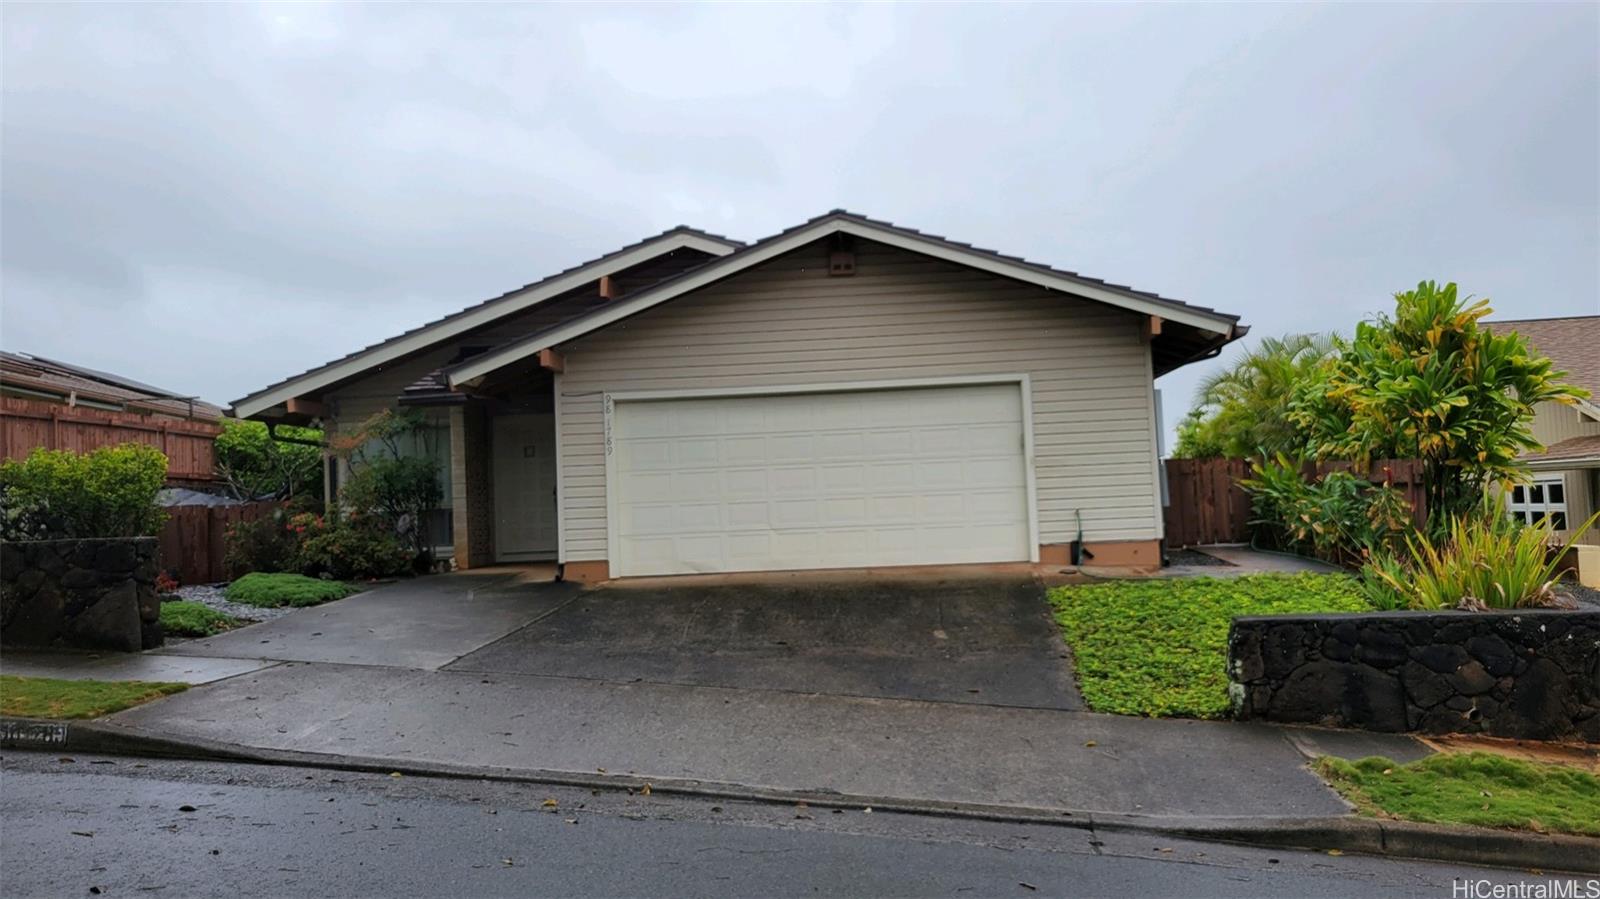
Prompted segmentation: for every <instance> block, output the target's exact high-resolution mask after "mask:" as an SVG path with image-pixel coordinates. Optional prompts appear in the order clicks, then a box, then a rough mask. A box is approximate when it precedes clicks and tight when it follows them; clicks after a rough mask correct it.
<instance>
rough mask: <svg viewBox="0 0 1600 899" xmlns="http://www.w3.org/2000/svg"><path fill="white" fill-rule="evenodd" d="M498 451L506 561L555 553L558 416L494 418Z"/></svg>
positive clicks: (500, 544) (497, 527)
mask: <svg viewBox="0 0 1600 899" xmlns="http://www.w3.org/2000/svg"><path fill="white" fill-rule="evenodd" d="M490 430H491V435H492V436H491V442H492V444H493V454H494V474H493V478H494V548H495V558H496V559H497V560H499V561H502V562H524V561H532V560H543V559H554V558H555V557H556V439H555V434H556V431H555V418H554V416H552V415H550V414H549V413H524V414H510V415H496V416H494V417H493V418H492V419H490Z"/></svg>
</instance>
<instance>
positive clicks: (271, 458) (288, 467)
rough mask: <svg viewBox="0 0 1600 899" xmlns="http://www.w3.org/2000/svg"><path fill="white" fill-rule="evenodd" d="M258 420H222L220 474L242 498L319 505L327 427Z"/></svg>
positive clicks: (219, 439) (218, 448) (229, 486)
mask: <svg viewBox="0 0 1600 899" xmlns="http://www.w3.org/2000/svg"><path fill="white" fill-rule="evenodd" d="M276 432H277V435H278V439H274V437H273V432H271V431H269V430H268V429H267V426H266V425H265V424H262V423H261V422H259V421H240V420H238V419H232V418H225V419H223V420H222V433H221V434H218V435H217V440H216V455H217V463H216V464H217V474H218V475H219V476H220V477H221V478H222V480H223V481H224V482H225V483H226V484H227V485H228V490H229V492H231V493H232V494H233V495H234V497H235V498H237V499H255V500H264V499H281V500H296V501H298V502H301V503H310V504H316V503H317V502H318V501H320V499H321V496H322V449H321V448H320V447H319V446H318V445H317V444H319V443H321V442H322V439H323V435H322V431H320V430H318V429H316V428H296V427H291V426H287V425H279V426H278V427H277V429H276Z"/></svg>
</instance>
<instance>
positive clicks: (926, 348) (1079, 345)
mask: <svg viewBox="0 0 1600 899" xmlns="http://www.w3.org/2000/svg"><path fill="white" fill-rule="evenodd" d="M824 263H825V255H824V253H823V250H822V248H821V246H820V245H813V246H811V247H807V248H803V249H801V250H798V251H796V252H794V253H791V254H789V255H787V256H784V257H781V258H779V259H775V260H773V261H771V262H768V263H764V264H762V265H760V266H757V267H755V268H753V269H751V270H749V271H747V272H744V273H741V274H739V275H736V276H734V277H733V278H731V279H729V280H728V281H725V282H722V283H720V284H716V285H713V286H711V287H708V288H705V289H703V290H700V291H697V292H695V293H693V294H689V295H687V296H684V297H680V298H678V299H676V300H673V301H670V302H669V303H667V304H666V305H664V306H661V307H658V308H656V309H653V310H651V311H649V312H645V313H642V314H640V315H638V316H636V317H635V318H632V319H629V320H626V321H624V322H620V323H618V324H616V325H613V326H611V327H610V328H608V329H605V330H602V331H599V332H597V333H595V334H592V335H589V336H588V337H585V338H582V339H580V340H578V341H575V342H574V343H572V344H570V345H568V346H566V347H562V348H561V349H562V351H563V352H564V354H565V356H566V371H565V373H564V374H563V375H562V377H561V379H560V381H559V383H558V385H557V387H558V393H559V396H558V397H557V403H558V409H559V414H560V417H561V433H560V435H559V439H560V453H561V466H562V468H561V477H562V485H563V496H562V499H563V502H562V544H563V545H562V558H563V559H564V560H566V561H589V560H599V559H605V558H607V547H606V532H607V522H606V485H605V439H604V430H605V421H604V414H603V400H602V396H603V394H604V393H606V392H620V391H631V390H672V389H705V388H730V387H751V386H777V385H795V384H829V383H849V382H852V381H864V380H873V381H878V380H915V379H924V378H939V377H947V376H954V375H997V374H1022V373H1025V374H1028V375H1029V376H1030V380H1031V384H1032V391H1033V394H1032V403H1033V413H1034V419H1033V429H1034V447H1035V463H1034V465H1035V473H1036V478H1037V488H1038V506H1039V508H1038V515H1039V536H1040V540H1041V542H1043V543H1065V542H1068V541H1070V540H1072V539H1073V538H1074V537H1075V536H1076V524H1075V518H1074V511H1075V510H1080V509H1081V510H1082V512H1083V521H1084V529H1085V533H1086V536H1087V537H1088V538H1089V539H1091V540H1149V539H1153V538H1156V537H1159V536H1160V532H1161V531H1160V529H1161V522H1160V516H1159V514H1158V508H1157V496H1156V459H1155V438H1154V432H1153V421H1154V411H1153V396H1152V385H1151V377H1150V354H1149V347H1148V345H1147V344H1146V343H1145V342H1144V341H1143V339H1142V337H1141V324H1142V323H1141V318H1140V316H1137V315H1135V314H1133V313H1129V312H1125V311H1121V310H1114V309H1110V308H1108V307H1105V306H1102V305H1099V304H1096V303H1091V302H1088V301H1084V300H1077V299H1075V298H1072V297H1069V296H1066V295H1063V294H1059V293H1052V292H1050V291H1046V290H1044V289H1042V288H1037V287H1032V286H1028V285H1023V284H1018V283H1016V282H1013V281H1009V280H1006V279H1003V278H999V277H996V276H993V275H988V274H984V273H981V272H974V271H971V270H968V269H964V268H961V267H959V266H954V265H951V264H948V263H943V262H938V261H935V260H932V259H929V258H928V257H923V256H919V255H916V254H912V253H908V252H905V251H901V250H894V249H890V248H887V247H882V246H880V245H875V244H865V245H862V246H860V247H859V248H858V250H857V269H856V271H857V274H856V275H854V276H852V277H843V278H839V277H829V276H828V275H827V273H826V266H825V264H824Z"/></svg>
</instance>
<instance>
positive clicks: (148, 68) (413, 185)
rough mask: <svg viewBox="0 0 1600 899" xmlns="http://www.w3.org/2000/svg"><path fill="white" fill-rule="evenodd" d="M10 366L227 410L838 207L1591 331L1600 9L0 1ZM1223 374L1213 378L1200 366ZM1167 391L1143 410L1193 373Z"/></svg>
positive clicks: (1216, 295)
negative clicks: (711, 237)
mask: <svg viewBox="0 0 1600 899" xmlns="http://www.w3.org/2000/svg"><path fill="white" fill-rule="evenodd" d="M0 27H3V31H4V47H3V50H4V63H3V65H4V69H3V75H4V106H3V109H0V194H3V196H0V226H3V232H0V258H3V272H0V274H3V279H4V282H3V289H4V297H3V303H4V305H3V308H0V342H3V344H4V345H5V346H6V347H7V348H10V349H19V350H24V351H32V352H37V353H40V354H43V355H58V356H61V357H64V358H67V359H72V360H76V361H79V362H82V363H84V364H88V365H92V366H96V367H100V368H106V369H111V370H115V371H119V372H123V373H126V374H127V375H129V376H132V377H136V378H140V379H143V380H148V381H152V382H154V383H158V384H163V385H165V386H168V387H171V388H173V389H176V390H183V391H192V392H196V393H199V394H202V395H204V396H206V397H208V398H210V399H213V400H220V401H226V400H229V399H232V398H234V397H236V396H239V395H241V394H243V393H246V392H248V391H249V390H251V389H254V388H256V387H259V386H261V385H263V384H265V383H267V382H269V381H273V380H276V379H278V378H280V377H282V376H284V375H286V374H289V373H292V372H295V371H299V370H301V369H304V368H306V367H309V366H311V365H314V364H317V363H319V362H322V361H325V360H326V359H328V358H332V357H334V356H338V355H341V354H343V353H345V352H347V351H349V350H350V349H353V348H355V347H356V346H357V345H362V344H366V343H370V342H372V341H375V340H379V339H382V338H383V337H386V336H389V335H390V334H393V333H396V332H398V331H401V330H403V329H405V328H407V327H410V326H413V325H415V324H417V323H419V322H421V321H424V320H427V319H430V318H433V317H436V316H438V315H440V314H443V313H445V312H449V311H452V310H454V309H457V308H460V307H461V306H463V305H466V304H467V303H470V302H475V301H477V300H479V299H482V298H484V297H487V296H491V295H495V294H498V293H500V292H501V291H503V290H505V289H507V288H509V287H512V286H515V285H518V284H521V283H524V282H527V281H530V280H534V279H536V278H538V277H540V276H542V275H544V274H547V273H549V272H551V271H554V270H557V269H560V268H564V267H566V266H567V265H570V264H572V263H574V262H576V261H579V260H582V259H586V258H590V257H592V256H595V255H597V254H599V253H602V252H605V251H606V250H608V249H611V248H613V247H615V246H618V245H621V244H623V243H627V242H630V241H632V240H634V239H637V238H638V237H640V236H642V235H644V234H647V233H650V232H653V231H656V230H660V229H661V228H664V227H667V226H670V225H673V224H677V223H679V222H688V223H691V224H696V225H699V226H701V227H704V228H708V229H710V230H714V231H722V232H725V233H729V234H732V235H734V236H738V237H744V238H751V237H758V236H762V235H765V234H769V233H771V232H773V231H776V230H778V229H779V228H782V227H785V226H787V225H790V224H793V223H795V222H797V221H799V220H801V219H803V218H805V217H807V216H810V215H814V214H816V213H818V212H821V211H824V210H826V209H828V208H831V207H834V206H846V207H849V208H851V209H855V210H858V211H862V212H866V213H869V214H872V215H876V216H880V217H884V218H890V219H893V220H896V221H899V222H902V223H905V224H908V225H912V226H914V227H919V228H923V229H925V230H928V231H933V232H936V233H943V234H947V235H950V236H952V237H955V238H957V239H961V240H967V241H971V242H974V243H977V244H980V245H983V246H990V247H996V248H999V249H1002V250H1004V251H1007V252H1012V253H1019V254H1023V255H1026V256H1029V257H1030V258H1035V259H1039V260H1042V261H1047V262H1050V263H1053V264H1057V265H1060V266H1063V267H1067V268H1072V269H1076V270H1078V271H1082V272H1085V273H1087V274H1092V275H1095V276H1099V277H1104V278H1108V279H1110V280H1113V281H1117V282H1121V283H1132V284H1134V285H1136V286H1140V287H1145V288H1149V289H1153V290H1158V291H1160V292H1162V293H1164V294H1167V295H1171V296H1176V297H1180V298H1183V299H1188V300H1192V301H1194V302H1198V303H1202V304H1205V305H1210V306H1216V307H1219V308H1222V309H1226V310H1229V311H1232V312H1238V313H1241V314H1243V315H1244V316H1245V319H1246V321H1248V322H1250V323H1251V324H1252V325H1253V326H1255V328H1256V333H1258V334H1262V333H1268V334H1270V333H1280V332H1283V331H1288V330H1310V329H1345V330H1348V329H1349V328H1350V327H1351V326H1352V325H1353V323H1354V321H1355V320H1356V319H1358V318H1359V317H1361V316H1362V315H1364V314H1367V313H1370V312H1372V311H1374V310H1377V309H1381V308H1383V307H1384V306H1385V305H1386V304H1387V302H1388V295H1389V294H1390V293H1392V292H1393V291H1395V290H1399V289H1403V288H1405V287H1407V286H1409V285H1411V284H1413V283H1415V282H1416V281H1418V280H1421V279H1423V278H1450V279H1454V280H1457V281H1459V282H1460V283H1461V284H1462V286H1463V288H1464V289H1466V290H1469V291H1471V292H1473V293H1476V294H1479V295H1488V296H1491V297H1493V298H1494V299H1495V301H1496V303H1495V305H1496V308H1497V309H1498V310H1499V311H1500V314H1501V315H1502V316H1512V315H1514V316H1538V315H1558V314H1572V313H1585V312H1596V311H1600V175H1597V165H1596V162H1595V161H1596V159H1600V49H1597V46H1600V45H1597V42H1596V40H1595V35H1596V33H1597V30H1600V10H1597V8H1596V7H1595V6H1593V5H1592V4H1565V5H1547V6H1538V5H1520V4H1519V5H1509V4H1508V5H1502V6H1489V5H1466V4H1462V5H1455V6H1446V5H1420V4H1419V5H1406V6H1373V5H1360V6H1356V5H1340V6H1336V5H1320V6H1312V5H1293V6H1291V5H1278V6H1243V5H1241V6H1221V5H1206V6H1198V5H1195V6H1154V5H1151V6H1133V5H1106V6H1085V5H1072V6H1066V5H1062V6H1016V5H995V6H948V5H941V6H933V5H928V6H913V5H897V6H890V5H866V6H843V5H836V6H827V7H813V6H803V7H802V6H778V5H757V4H749V5H742V6H734V5H715V6H713V5H705V6H666V5H651V6H639V7H626V6H612V5H594V6H577V5H564V6H555V5H551V6H531V5H530V6H434V5H423V4H413V5H407V6H391V5H378V4H369V5H357V4H344V5H335V4H327V5H311V4H265V5H258V6H245V5H222V4H216V5H205V6H200V5H184V6H153V5H127V6H112V5H76V6H74V5H59V4H52V5H24V4H10V5H8V6H7V7H6V10H5V13H4V17H3V19H0ZM1211 364H1215V363H1211ZM1196 375H1197V372H1196V369H1186V370H1184V371H1181V372H1179V373H1176V374H1174V375H1171V376H1169V377H1167V378H1165V379H1163V381H1162V386H1163V387H1164V388H1165V389H1166V390H1167V392H1168V394H1169V399H1168V403H1167V405H1168V418H1169V421H1170V420H1175V419H1176V417H1177V416H1178V415H1180V414H1181V413H1182V411H1183V408H1184V406H1185V405H1186V402H1187V400H1188V394H1189V391H1190V390H1191V389H1192V385H1193V383H1194V381H1195V379H1196Z"/></svg>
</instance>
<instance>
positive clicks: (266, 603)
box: [223, 571, 355, 609]
mask: <svg viewBox="0 0 1600 899" xmlns="http://www.w3.org/2000/svg"><path fill="white" fill-rule="evenodd" d="M354 592H355V588H354V587H352V586H350V585H349V584H346V583H343V582H342V581H326V580H322V579H320V578H314V577H306V576H305V575H301V574H289V573H287V572H272V573H269V572H264V571H256V572H251V573H250V574H247V575H245V576H244V577H242V578H239V579H238V580H236V581H234V582H233V583H231V584H229V585H228V587H227V589H226V590H224V591H223V595H225V596H227V597H228V598H229V599H231V600H233V601H234V602H237V603H241V604H243V605H247V606H258V607H260V608H266V609H273V608H278V607H280V606H293V607H296V608H298V607H301V606H315V605H321V604H322V603H325V602H332V601H333V600H336V599H344V598H345V597H346V596H349V595H350V594H352V593H354Z"/></svg>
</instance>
